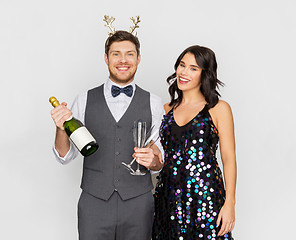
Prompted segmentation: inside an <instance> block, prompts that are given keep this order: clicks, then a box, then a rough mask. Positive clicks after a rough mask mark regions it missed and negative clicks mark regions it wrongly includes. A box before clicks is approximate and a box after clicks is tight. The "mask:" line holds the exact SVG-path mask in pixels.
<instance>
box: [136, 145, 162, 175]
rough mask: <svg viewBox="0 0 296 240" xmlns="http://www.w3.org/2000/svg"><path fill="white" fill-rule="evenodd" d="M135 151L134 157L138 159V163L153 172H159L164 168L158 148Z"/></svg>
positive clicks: (152, 147) (137, 149)
mask: <svg viewBox="0 0 296 240" xmlns="http://www.w3.org/2000/svg"><path fill="white" fill-rule="evenodd" d="M134 150H135V153H134V154H133V157H135V158H136V161H137V162H138V163H139V164H141V165H143V166H144V167H146V168H148V169H150V170H152V171H158V170H160V169H161V168H162V166H163V164H162V156H161V152H160V150H159V149H158V147H156V146H151V147H146V148H135V149H134Z"/></svg>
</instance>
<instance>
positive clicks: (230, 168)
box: [210, 100, 236, 235]
mask: <svg viewBox="0 0 296 240" xmlns="http://www.w3.org/2000/svg"><path fill="white" fill-rule="evenodd" d="M210 114H211V115H212V118H213V121H214V124H215V125H216V127H217V129H218V132H219V141H220V152H221V159H222V164H223V172H224V181H225V191H226V196H225V203H224V205H223V207H222V209H221V211H220V213H219V215H218V219H217V225H220V223H221V221H222V226H221V230H220V231H219V233H218V235H224V234H226V233H227V232H230V231H232V229H233V227H234V222H235V188H236V156H235V137H234V123H233V116H232V111H231V108H230V106H229V104H228V103H226V102H225V101H222V100H220V101H219V102H218V104H217V105H216V106H215V107H214V108H213V109H211V110H210Z"/></svg>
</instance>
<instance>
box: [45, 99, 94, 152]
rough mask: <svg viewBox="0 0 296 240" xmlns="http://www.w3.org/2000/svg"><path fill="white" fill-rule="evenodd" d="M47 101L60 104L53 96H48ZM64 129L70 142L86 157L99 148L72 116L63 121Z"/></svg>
mask: <svg viewBox="0 0 296 240" xmlns="http://www.w3.org/2000/svg"><path fill="white" fill-rule="evenodd" d="M49 102H50V103H51V105H52V106H53V107H57V106H59V105H60V103H59V101H58V100H57V99H56V98H55V97H51V98H49ZM64 129H65V132H66V133H67V135H68V136H69V139H70V140H71V142H72V143H73V144H74V145H75V146H76V148H77V149H78V150H79V152H80V153H81V154H82V155H83V156H85V157H87V156H89V155H91V154H93V153H94V152H95V151H97V149H98V148H99V145H98V144H97V142H96V140H95V139H94V137H93V136H92V135H91V134H90V132H89V131H88V130H87V128H86V127H85V126H84V125H83V124H82V123H81V122H80V121H79V120H78V119H76V118H74V117H73V116H71V117H70V118H69V119H67V120H66V121H65V122H64Z"/></svg>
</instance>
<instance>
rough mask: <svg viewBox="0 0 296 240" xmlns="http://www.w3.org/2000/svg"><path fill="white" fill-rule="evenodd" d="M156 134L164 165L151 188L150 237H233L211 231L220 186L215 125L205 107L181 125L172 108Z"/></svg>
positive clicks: (220, 201)
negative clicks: (151, 230)
mask: <svg viewBox="0 0 296 240" xmlns="http://www.w3.org/2000/svg"><path fill="white" fill-rule="evenodd" d="M160 137H161V143H162V146H163V148H164V151H165V154H164V156H165V165H164V167H163V170H162V171H161V173H160V175H159V177H158V182H157V185H156V189H155V194H154V197H155V219H154V225H153V238H152V239H153V240H172V239H179V240H205V239H211V240H231V239H233V238H232V236H231V233H228V234H226V235H224V236H223V237H220V236H219V237H217V235H216V234H217V232H218V231H219V228H217V227H216V221H217V217H218V213H219V211H220V209H221V207H222V206H223V203H224V198H225V190H224V183H223V178H222V172H221V170H220V168H219V166H218V162H217V159H216V150H217V146H218V141H219V137H218V130H217V129H216V127H215V126H214V123H213V121H212V119H211V116H210V114H209V112H208V109H207V107H205V108H204V109H203V110H202V111H201V112H200V113H199V114H197V115H196V116H195V117H194V118H193V119H192V120H191V121H190V122H189V123H188V124H186V125H185V126H183V127H179V126H178V125H177V124H176V123H175V120H174V117H173V111H172V110H171V111H170V112H169V113H168V114H167V115H165V116H164V118H163V121H162V125H161V131H160Z"/></svg>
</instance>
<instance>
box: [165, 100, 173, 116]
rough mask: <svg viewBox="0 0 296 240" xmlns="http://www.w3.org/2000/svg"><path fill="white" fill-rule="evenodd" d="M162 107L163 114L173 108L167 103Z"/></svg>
mask: <svg viewBox="0 0 296 240" xmlns="http://www.w3.org/2000/svg"><path fill="white" fill-rule="evenodd" d="M163 107H164V110H165V114H167V113H168V112H169V111H171V109H172V108H173V107H172V106H170V103H169V102H168V103H166V104H165V105H164V106H163Z"/></svg>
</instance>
